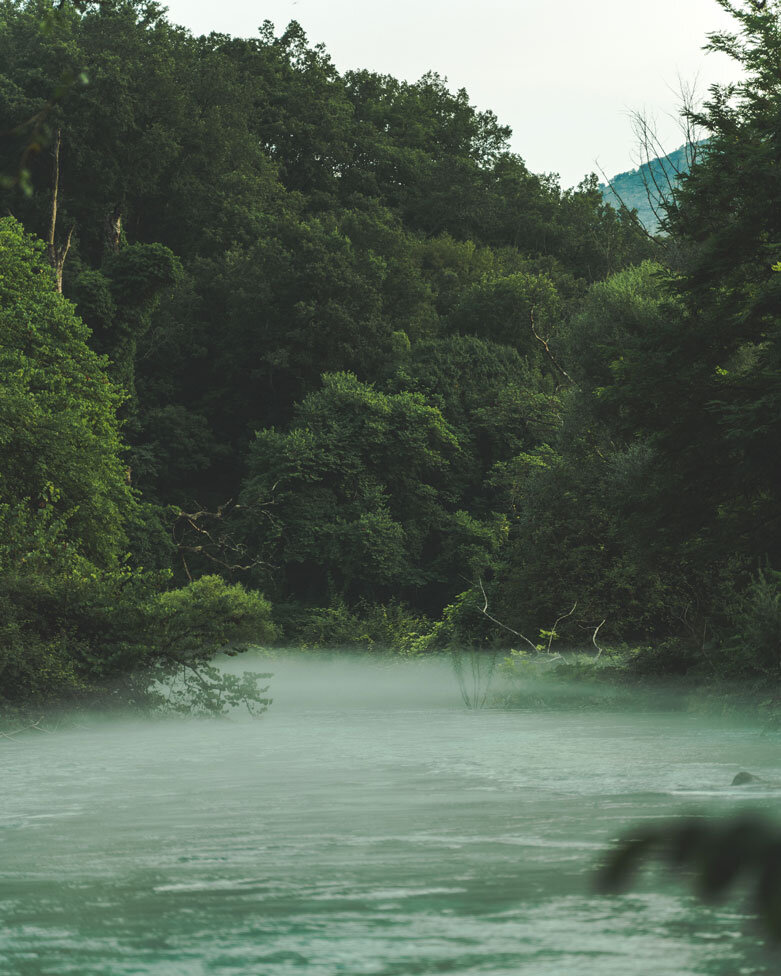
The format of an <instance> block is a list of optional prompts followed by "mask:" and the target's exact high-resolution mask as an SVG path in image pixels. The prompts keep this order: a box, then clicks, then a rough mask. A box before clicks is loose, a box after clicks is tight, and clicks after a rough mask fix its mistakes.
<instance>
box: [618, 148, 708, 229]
mask: <svg viewBox="0 0 781 976" xmlns="http://www.w3.org/2000/svg"><path fill="white" fill-rule="evenodd" d="M690 161H691V146H681V147H680V149H676V150H675V151H674V152H671V153H669V154H668V155H667V156H662V157H659V158H657V159H652V160H650V161H649V162H647V163H643V165H642V166H640V168H639V169H633V170H630V171H629V172H627V173H619V175H618V176H614V177H613V179H612V180H611V181H610V183H611V185H610V186H606V185H605V184H604V183H600V184H599V188H600V190H601V191H602V196H603V197H604V198H605V200H606V201H607V203H609V204H611V205H612V206H614V207H615V208H616V209H620V207H621V204H620V203H619V200H618V199H617V196H616V195H618V197H620V199H621V201H623V203H624V204H625V205H626V206H627V207H629V209H630V210H631V209H636V210H637V216H638V217H639V218H640V220H642V222H643V224H644V225H645V227H646V228H647V229H648V230H649V231H650V232H651V233H652V234H653V233H655V232H656V231H657V230H659V221H658V219H657V216H656V214H655V213H654V211H656V213H657V214H659V216H661V215H662V208H661V203H662V197H663V196H664V195H666V194H667V193H669V189H670V184H674V183H675V181H676V180H677V178H678V175H679V174H680V173H686V172H688V170H689V163H690Z"/></svg>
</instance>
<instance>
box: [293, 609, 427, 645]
mask: <svg viewBox="0 0 781 976" xmlns="http://www.w3.org/2000/svg"><path fill="white" fill-rule="evenodd" d="M283 614H284V611H283ZM277 616H279V614H277ZM284 624H285V638H286V640H287V641H293V642H295V644H296V645H300V646H301V647H314V648H319V647H340V648H350V647H365V648H369V649H391V650H393V651H394V652H395V653H401V654H414V653H415V652H416V650H417V646H418V642H419V640H420V637H421V635H422V634H424V633H426V632H427V631H428V630H429V628H430V626H431V623H430V621H429V620H428V619H427V618H425V617H423V616H421V615H420V614H419V613H415V612H414V611H412V610H410V609H409V608H408V607H406V606H404V605H403V604H401V603H399V602H398V601H395V600H394V601H391V602H389V603H387V604H381V603H380V604H377V603H368V602H366V601H359V602H358V603H357V604H356V605H355V607H353V608H350V607H348V606H347V605H346V604H345V603H344V601H342V600H335V601H333V602H332V603H331V604H330V605H329V606H327V607H307V608H305V609H303V610H302V609H298V610H297V612H296V611H294V612H293V613H292V614H289V615H288V617H287V618H286V619H285V620H284Z"/></svg>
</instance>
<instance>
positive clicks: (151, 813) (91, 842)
mask: <svg viewBox="0 0 781 976" xmlns="http://www.w3.org/2000/svg"><path fill="white" fill-rule="evenodd" d="M243 666H246V662H244V664H243ZM259 669H260V670H266V669H268V670H272V671H274V672H275V677H274V679H273V681H272V691H273V695H274V699H275V701H274V704H273V706H272V708H271V710H270V711H269V712H268V713H267V715H266V716H264V717H263V718H262V719H261V720H257V721H252V720H250V719H249V718H245V717H242V716H236V717H235V718H234V719H231V720H226V721H184V720H182V721H159V722H151V721H150V722H141V721H111V722H109V721H99V720H97V719H95V720H92V721H89V722H88V723H87V726H86V727H85V728H81V729H70V730H64V731H61V732H57V733H55V734H53V735H37V736H34V735H32V734H31V735H29V736H27V737H25V738H22V739H19V740H17V741H14V742H8V741H6V742H4V743H3V744H2V745H0V770H1V771H2V801H1V806H0V917H1V920H2V928H0V974H2V976H43V974H47V976H49V974H51V976H69V974H72V976H98V974H100V976H130V974H133V976H138V974H147V973H149V974H159V976H202V974H204V976H205V974H219V976H239V974H241V976H282V974H306V976H336V974H350V976H370V974H382V976H413V974H428V973H440V974H467V973H492V974H507V976H509V974H517V973H528V974H535V976H546V974H550V976H563V974H589V976H612V974H615V976H628V974H638V976H640V974H642V976H663V974H664V976H681V974H684V976H686V974H688V976H693V974H723V976H727V974H730V976H733V974H738V973H742V974H751V973H770V972H773V971H775V970H776V969H777V968H778V967H777V965H776V960H774V959H773V958H772V957H770V958H769V957H768V956H766V955H764V954H763V951H764V950H763V949H762V948H761V946H760V945H759V940H758V937H757V935H756V931H755V929H754V928H753V926H752V923H751V921H750V919H749V918H748V917H747V916H746V915H745V914H744V912H743V910H742V907H741V905H740V903H739V902H735V903H730V905H729V907H727V908H722V909H705V908H702V907H700V906H698V905H696V904H695V903H694V901H693V900H692V899H691V898H690V897H689V896H688V895H687V894H686V893H685V892H684V891H683V889H681V888H679V887H676V886H674V885H669V884H667V883H666V882H664V881H663V880H661V879H660V878H656V877H647V878H645V879H644V880H643V882H642V884H641V886H640V888H639V890H638V892H637V893H636V894H633V895H631V896H627V897H622V898H613V899H605V898H600V897H597V896H595V895H594V894H593V893H592V892H591V887H590V886H591V880H592V873H593V868H594V864H595V861H596V859H597V858H598V855H599V852H600V851H601V850H602V849H603V848H604V846H605V844H606V843H607V842H608V841H609V840H610V839H611V838H613V837H615V836H616V835H617V834H618V833H620V832H621V830H622V829H623V828H624V827H625V825H627V824H631V823H635V822H637V821H639V820H643V819H644V818H649V817H659V816H669V815H674V814H677V813H683V812H687V811H691V810H693V809H695V810H696V809H698V810H703V809H705V810H730V809H734V808H735V807H736V806H745V805H746V804H750V805H752V806H757V807H760V808H765V809H768V808H769V809H775V808H776V806H777V804H778V803H779V800H781V790H778V789H775V788H772V787H769V786H761V785H760V786H755V787H749V788H742V789H732V788H730V787H729V785H728V784H729V783H730V782H731V779H732V777H733V775H734V774H735V772H737V771H738V770H739V769H743V768H748V769H750V770H752V772H754V773H758V774H759V775H761V776H763V777H764V778H765V779H767V780H769V781H772V780H774V779H775V780H776V781H779V782H781V759H780V758H779V748H778V743H777V741H776V740H775V739H773V738H768V737H762V736H761V735H760V734H759V729H758V726H757V725H756V724H752V723H751V722H750V721H748V720H746V721H745V722H744V723H742V724H741V723H738V722H733V723H724V722H719V721H716V720H713V719H705V718H695V717H691V716H689V715H685V714H681V713H677V714H676V713H669V712H658V711H657V712H647V711H642V710H631V711H624V712H610V713H600V712H599V711H595V710H579V709H573V708H565V709H559V708H556V707H546V706H541V707H540V708H539V709H536V710H534V711H501V710H493V709H486V710H482V711H477V712H469V711H467V710H465V709H464V707H463V705H462V703H461V701H460V697H459V694H458V690H457V688H456V685H455V682H454V679H453V676H452V674H451V672H450V670H449V668H448V666H447V663H446V662H432V663H426V664H422V665H421V664H415V663H411V664H406V665H404V664H396V665H390V664H387V663H383V662H375V663H367V662H366V661H351V660H347V659H342V660H339V659H335V660H314V659H312V658H309V659H307V658H291V657H288V658H284V659H282V660H278V661H274V662H273V663H272V664H271V666H270V667H269V662H268V661H267V660H264V661H263V662H262V663H261V665H260V667H259ZM553 700H554V698H553V697H551V698H550V701H553Z"/></svg>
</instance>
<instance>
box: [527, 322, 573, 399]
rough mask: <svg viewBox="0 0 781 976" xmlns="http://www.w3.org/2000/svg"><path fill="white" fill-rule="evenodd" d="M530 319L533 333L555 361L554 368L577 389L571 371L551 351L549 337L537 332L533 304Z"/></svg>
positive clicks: (546, 352)
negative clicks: (546, 337) (544, 337)
mask: <svg viewBox="0 0 781 976" xmlns="http://www.w3.org/2000/svg"><path fill="white" fill-rule="evenodd" d="M529 320H530V322H531V330H532V335H533V336H534V338H535V339H536V340H537V342H540V343H542V347H543V349H544V350H545V355H546V356H547V357H548V359H550V361H551V362H552V363H553V367H554V369H555V370H556V371H557V372H558V373H560V374H561V375H562V376H563V377H564V379H565V380H566V381H567V382H568V383H569V384H571V385H572V386H573V387H575V389H577V383H575V381H574V380H573V379H572V377H571V376H570V375H569V373H568V372H567V371H566V369H564V367H563V366H562V365H561V363H560V362H559V361H558V360H557V359H556V357H555V356H554V355H553V353H552V352H551V348H550V346H549V345H548V340H547V339H543V337H542V336H541V335H540V334H539V333H538V332H537V326H536V325H535V322H534V306H533V305H532V307H531V308H530V309H529Z"/></svg>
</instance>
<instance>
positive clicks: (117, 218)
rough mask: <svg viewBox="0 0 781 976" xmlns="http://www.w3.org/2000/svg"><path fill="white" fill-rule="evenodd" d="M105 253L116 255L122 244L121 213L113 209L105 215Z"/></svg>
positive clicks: (118, 209) (117, 208)
mask: <svg viewBox="0 0 781 976" xmlns="http://www.w3.org/2000/svg"><path fill="white" fill-rule="evenodd" d="M104 237H105V246H106V251H107V252H108V253H109V254H116V253H117V252H118V251H119V248H120V245H121V243H122V211H121V210H120V208H119V207H115V208H114V210H113V212H112V213H107V214H106V221H105V225H104Z"/></svg>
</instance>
